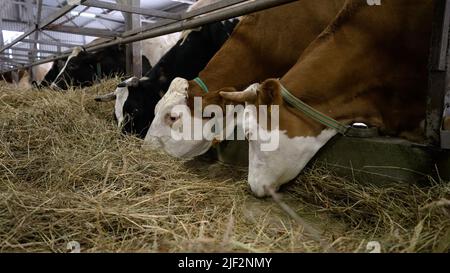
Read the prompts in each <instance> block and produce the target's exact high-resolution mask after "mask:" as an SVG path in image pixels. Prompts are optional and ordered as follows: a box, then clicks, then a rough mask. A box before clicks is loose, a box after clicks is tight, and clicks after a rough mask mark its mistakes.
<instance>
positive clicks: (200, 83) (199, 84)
mask: <svg viewBox="0 0 450 273" xmlns="http://www.w3.org/2000/svg"><path fill="white" fill-rule="evenodd" d="M194 82H196V83H197V84H198V86H200V88H201V89H203V91H205V93H208V92H209V90H208V86H206V84H205V83H204V82H203V81H202V79H200V78H199V77H197V78H195V79H194Z"/></svg>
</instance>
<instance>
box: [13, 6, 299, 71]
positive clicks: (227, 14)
mask: <svg viewBox="0 0 450 273" xmlns="http://www.w3.org/2000/svg"><path fill="white" fill-rule="evenodd" d="M294 1H297V0H258V1H252V2H248V3H242V4H240V5H238V6H235V7H230V8H227V9H223V10H218V11H215V12H214V13H211V14H206V15H204V16H200V17H194V18H192V19H189V20H182V21H178V22H173V23H169V24H167V25H164V26H157V27H155V28H151V29H149V30H148V31H145V32H143V33H140V34H136V35H132V36H130V37H123V38H117V39H115V40H112V41H111V42H106V43H103V44H100V45H94V46H88V47H86V50H87V51H88V52H89V51H96V50H100V49H103V48H106V47H110V46H114V45H119V44H128V43H132V42H137V41H141V40H145V39H149V38H153V37H157V36H162V35H166V34H169V33H173V32H178V31H182V30H185V29H191V28H196V27H199V26H202V25H205V24H209V23H213V22H220V21H223V20H227V19H230V18H235V17H239V16H242V15H245V14H249V13H253V12H257V11H261V10H264V9H269V8H273V7H276V6H281V5H284V4H287V3H291V2H294ZM70 53H71V52H65V53H64V54H62V55H60V56H52V57H49V58H46V59H43V60H40V61H38V62H35V63H33V64H28V65H26V66H25V67H30V66H35V65H39V64H43V63H48V62H52V61H55V60H58V59H63V58H67V57H68V56H69V55H70ZM12 70H14V69H12Z"/></svg>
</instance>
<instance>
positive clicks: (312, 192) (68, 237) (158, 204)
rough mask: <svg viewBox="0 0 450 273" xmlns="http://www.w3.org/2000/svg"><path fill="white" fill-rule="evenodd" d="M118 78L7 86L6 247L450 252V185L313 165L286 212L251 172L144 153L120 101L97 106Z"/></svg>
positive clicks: (0, 151)
mask: <svg viewBox="0 0 450 273" xmlns="http://www.w3.org/2000/svg"><path fill="white" fill-rule="evenodd" d="M116 84H117V79H111V80H108V81H105V82H102V83H101V84H98V85H96V86H94V87H92V88H86V89H83V90H69V91H68V92H66V93H60V92H55V91H51V90H42V91H37V90H28V91H26V90H17V89H14V88H10V87H8V86H6V85H1V86H0V110H1V111H0V251H3V252H11V251H13V252H47V251H51V252H66V251H67V243H69V242H70V241H77V242H79V243H80V246H81V252H99V251H107V252H135V251H136V252H180V251H183V252H210V251H220V252H228V251H239V252H242V251H244V252H320V251H325V250H326V249H325V248H332V249H333V250H334V251H339V252H366V251H367V250H366V245H367V243H368V242H369V241H378V242H379V243H380V244H381V250H382V251H383V252H448V251H449V249H450V217H449V216H450V210H449V201H448V200H450V186H449V184H446V183H443V182H442V181H438V182H436V181H432V182H433V185H432V186H429V187H426V188H419V187H417V186H404V185H403V186H402V185H398V186H392V187H388V188H386V187H385V188H377V187H371V186H361V185H358V184H355V183H353V182H350V181H346V180H344V179H340V178H337V177H334V176H333V175H331V174H330V173H328V172H327V171H326V170H322V169H317V168H313V169H311V170H308V171H306V172H304V173H303V174H302V175H300V176H299V178H298V179H297V180H296V181H295V182H293V183H291V184H289V185H287V186H286V187H283V189H282V204H284V205H286V206H287V207H288V208H289V209H288V210H289V211H290V212H291V213H290V215H288V214H287V213H285V211H286V209H281V208H280V207H279V206H278V204H277V202H274V201H273V200H272V199H270V198H268V199H257V198H255V197H253V196H252V195H251V193H250V191H249V187H248V185H247V183H246V181H245V178H246V170H245V169H238V168H236V167H230V166H224V165H221V164H219V163H217V162H213V161H211V160H208V159H207V158H201V159H197V160H192V161H182V160H177V159H174V158H171V157H169V156H167V155H164V154H162V153H158V152H148V151H146V152H144V151H142V150H141V148H140V147H141V145H142V141H141V140H139V139H136V138H133V137H124V136H122V135H121V134H120V132H119V130H118V129H117V128H116V126H115V125H114V120H113V116H112V111H113V104H111V103H108V104H97V103H96V102H94V101H93V98H94V97H95V95H97V94H104V93H107V92H110V91H112V90H113V89H114V87H115V85H116ZM279 201H280V199H279V200H278V203H280V202H279ZM285 208H286V207H285ZM292 212H294V213H295V214H296V215H297V216H299V217H301V219H302V221H303V223H308V228H309V230H314V232H316V233H318V234H320V238H321V240H322V242H323V241H325V242H326V246H324V245H323V244H322V243H321V242H318V241H317V240H314V238H311V237H310V236H308V232H306V231H304V230H303V227H302V226H301V225H299V222H298V219H294V218H296V217H294V218H293V217H292Z"/></svg>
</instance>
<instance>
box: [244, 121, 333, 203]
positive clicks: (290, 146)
mask: <svg viewBox="0 0 450 273" xmlns="http://www.w3.org/2000/svg"><path fill="white" fill-rule="evenodd" d="M271 133H279V137H280V146H279V148H278V149H277V150H276V151H272V152H263V151H261V147H260V145H261V143H260V142H259V141H249V166H248V183H249V184H250V188H251V190H252V192H253V193H254V194H255V195H256V196H258V197H264V196H266V195H267V192H266V190H265V188H266V187H271V188H273V189H275V190H277V189H278V188H279V187H280V186H281V185H283V184H285V183H287V182H289V181H291V180H292V179H294V178H295V177H296V176H297V175H298V174H299V173H300V171H301V170H302V169H303V168H304V167H305V166H306V164H307V163H308V162H309V161H310V160H311V159H312V158H313V157H314V155H315V154H316V153H317V152H318V151H319V150H320V148H322V147H323V146H324V145H325V144H326V143H327V142H328V141H329V140H330V139H331V138H332V137H333V136H335V135H336V131H335V130H332V129H326V130H323V131H322V132H321V133H320V134H319V135H318V136H316V137H295V138H289V137H288V136H287V134H286V132H271Z"/></svg>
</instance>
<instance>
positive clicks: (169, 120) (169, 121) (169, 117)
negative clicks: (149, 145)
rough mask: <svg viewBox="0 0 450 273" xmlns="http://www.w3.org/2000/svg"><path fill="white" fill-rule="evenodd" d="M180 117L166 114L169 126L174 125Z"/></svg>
mask: <svg viewBox="0 0 450 273" xmlns="http://www.w3.org/2000/svg"><path fill="white" fill-rule="evenodd" d="M179 118H180V117H177V116H172V115H171V114H169V113H168V114H166V116H165V119H166V122H167V123H168V124H169V125H172V124H174V123H175V122H176V121H177V120H178V119H179Z"/></svg>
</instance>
